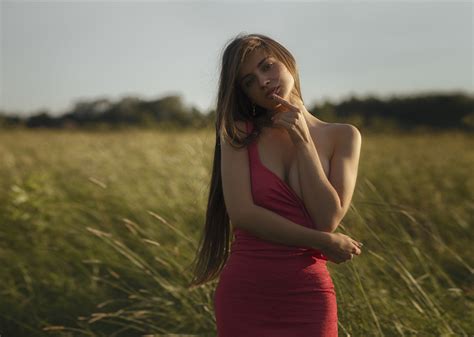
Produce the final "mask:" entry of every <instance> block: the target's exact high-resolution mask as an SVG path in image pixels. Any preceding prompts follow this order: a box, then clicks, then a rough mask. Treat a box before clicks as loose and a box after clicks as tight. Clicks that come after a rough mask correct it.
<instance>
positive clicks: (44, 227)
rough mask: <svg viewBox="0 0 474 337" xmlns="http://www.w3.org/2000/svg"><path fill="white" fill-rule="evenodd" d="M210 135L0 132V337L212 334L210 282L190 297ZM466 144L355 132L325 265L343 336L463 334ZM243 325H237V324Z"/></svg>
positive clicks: (468, 204) (468, 211) (466, 332)
mask: <svg viewBox="0 0 474 337" xmlns="http://www.w3.org/2000/svg"><path fill="white" fill-rule="evenodd" d="M213 146H214V134H213V133H212V132H211V131H205V130H203V131H195V132H175V131H166V130H159V131H138V130H129V131H120V132H106V133H98V132H80V131H77V132H64V131H45V130H44V131H35V132H33V131H3V132H2V133H1V134H0V174H1V177H2V179H0V188H1V191H2V192H1V193H0V263H1V266H2V268H1V271H0V273H1V274H0V275H1V279H2V282H1V283H0V290H1V298H2V300H1V301H0V334H1V335H2V336H50V335H60V336H148V335H149V336H175V335H180V336H186V335H193V336H215V320H214V314H213V302H212V299H213V292H214V288H215V285H216V281H215V282H212V283H210V284H207V285H204V286H202V287H198V288H194V289H187V288H186V284H187V283H188V281H189V280H190V279H191V269H190V263H191V261H192V258H193V257H194V255H193V254H195V250H196V245H197V241H198V239H199V236H200V235H201V231H202V226H203V221H204V214H205V205H206V201H207V191H208V188H209V186H208V184H209V180H210V167H211V161H212V157H211V156H212V154H213ZM473 146H474V139H473V136H472V135H468V134H461V133H452V132H444V133H420V134H400V133H391V134H371V133H367V134H363V145H362V154H361V160H360V167H359V174H358V181H357V186H356V191H355V193H354V198H353V204H352V205H351V208H350V210H349V212H348V214H347V216H346V218H345V219H344V221H343V223H342V225H341V231H343V232H345V233H347V234H349V235H351V236H353V237H355V238H357V239H358V240H361V241H363V242H364V249H363V254H362V255H361V256H360V257H357V258H356V259H354V260H353V261H352V262H348V263H345V264H341V265H334V264H328V266H329V268H330V272H331V275H332V277H333V280H334V283H335V286H336V293H337V300H338V313H339V331H340V335H341V336H349V335H350V336H471V335H473V334H474V328H473V324H472V317H474V315H473V254H472V248H471V246H472V242H473V240H472V239H473V234H472V224H473V214H474V198H473V193H474V180H473V177H472V173H471V170H472V167H474V152H473V150H472V149H473ZM243 324H244V323H243Z"/></svg>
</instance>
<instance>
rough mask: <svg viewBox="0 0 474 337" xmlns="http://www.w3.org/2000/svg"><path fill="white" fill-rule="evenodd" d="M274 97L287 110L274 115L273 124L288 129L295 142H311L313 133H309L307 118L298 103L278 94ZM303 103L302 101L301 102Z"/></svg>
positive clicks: (298, 143)
mask: <svg viewBox="0 0 474 337" xmlns="http://www.w3.org/2000/svg"><path fill="white" fill-rule="evenodd" d="M272 97H273V99H274V100H275V101H277V102H279V103H281V104H282V105H283V106H284V107H285V108H287V109H288V110H287V111H280V112H277V113H276V114H275V115H274V116H273V117H272V120H273V124H274V125H278V126H281V127H283V128H285V129H286V131H288V134H289V135H290V137H291V140H292V141H293V144H295V145H300V144H304V143H307V142H309V140H310V139H311V135H310V133H309V129H308V125H307V124H306V119H305V118H304V115H303V112H302V111H301V110H302V108H304V107H300V106H298V105H297V104H294V103H290V102H288V101H287V100H286V99H284V98H283V97H281V96H278V95H276V94H273V95H272ZM300 105H302V103H300Z"/></svg>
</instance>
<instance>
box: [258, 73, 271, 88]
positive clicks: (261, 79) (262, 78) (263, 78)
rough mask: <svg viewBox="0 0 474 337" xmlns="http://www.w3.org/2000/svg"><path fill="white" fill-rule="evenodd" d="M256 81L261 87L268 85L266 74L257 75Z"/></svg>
mask: <svg viewBox="0 0 474 337" xmlns="http://www.w3.org/2000/svg"><path fill="white" fill-rule="evenodd" d="M258 81H259V83H260V86H261V87H262V88H265V87H268V85H269V83H270V80H269V79H268V78H266V76H259V78H258Z"/></svg>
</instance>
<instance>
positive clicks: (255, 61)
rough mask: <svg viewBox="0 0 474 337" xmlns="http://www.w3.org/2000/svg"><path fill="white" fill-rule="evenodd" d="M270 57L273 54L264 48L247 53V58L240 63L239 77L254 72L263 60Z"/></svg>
mask: <svg viewBox="0 0 474 337" xmlns="http://www.w3.org/2000/svg"><path fill="white" fill-rule="evenodd" d="M268 57H271V55H270V54H269V53H268V52H267V51H265V50H262V49H261V48H257V49H254V50H252V51H251V52H250V53H248V54H247V55H246V57H245V59H244V60H243V62H242V64H241V65H240V69H239V74H238V78H239V79H241V78H242V76H245V75H246V74H248V73H250V72H252V71H253V70H254V69H256V68H257V66H258V65H259V63H260V62H261V61H262V60H264V59H266V58H268Z"/></svg>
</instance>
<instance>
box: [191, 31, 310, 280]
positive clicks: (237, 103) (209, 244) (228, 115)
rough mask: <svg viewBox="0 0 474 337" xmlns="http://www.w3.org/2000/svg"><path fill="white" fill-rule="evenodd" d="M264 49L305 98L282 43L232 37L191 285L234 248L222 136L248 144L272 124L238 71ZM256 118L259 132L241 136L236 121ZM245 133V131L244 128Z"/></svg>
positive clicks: (207, 276)
mask: <svg viewBox="0 0 474 337" xmlns="http://www.w3.org/2000/svg"><path fill="white" fill-rule="evenodd" d="M256 48H262V49H263V50H264V51H265V52H266V53H267V54H269V55H271V56H273V57H275V58H276V59H278V60H279V61H280V62H282V63H283V64H284V65H285V66H286V68H287V69H288V71H289V72H290V73H291V74H292V75H293V78H294V88H293V91H292V95H295V96H297V97H299V99H301V101H303V100H302V97H301V90H300V80H299V74H298V70H297V67H296V62H295V59H294V57H293V55H291V53H290V52H289V51H288V50H287V49H286V48H285V47H283V46H282V45H281V44H280V43H278V42H276V41H275V40H273V39H271V38H269V37H268V36H265V35H262V34H243V33H240V34H238V35H237V36H236V37H234V38H232V39H231V40H229V41H228V42H227V44H226V46H225V48H224V52H223V54H222V63H221V70H220V78H219V88H218V94H217V107H216V123H215V127H216V145H215V148H214V162H213V166H212V177H211V185H210V189H209V198H208V203H207V211H206V221H205V227H204V231H203V233H202V236H201V239H200V241H199V247H198V251H197V254H196V257H195V260H194V261H193V264H194V273H193V279H192V281H191V283H190V287H195V286H198V285H201V284H204V283H206V282H209V281H212V280H213V279H215V278H216V277H217V276H218V275H219V273H220V271H221V270H222V268H223V267H224V265H225V263H226V261H227V258H228V255H229V247H230V239H231V226H230V219H229V215H228V213H227V210H226V207H225V203H224V194H223V190H222V177H221V147H220V137H223V139H225V141H226V142H228V143H230V144H231V145H232V146H233V147H236V148H242V147H246V146H247V145H248V144H249V143H250V142H252V141H253V140H254V139H255V138H256V137H258V135H259V134H260V130H261V129H262V128H263V127H264V126H267V125H269V124H270V123H271V121H269V118H268V114H266V113H265V111H266V110H265V109H264V108H262V107H260V106H258V105H257V106H256V107H255V113H256V114H255V116H252V113H251V111H252V103H251V101H250V100H249V98H248V97H247V96H246V95H245V94H244V92H243V91H242V89H241V88H240V86H239V85H238V84H237V74H238V73H239V70H240V67H241V65H242V63H243V62H244V61H245V59H246V56H247V55H248V54H249V53H250V52H252V51H253V50H255V49H256ZM237 120H240V121H247V120H252V122H253V124H254V126H255V129H254V130H255V131H254V132H253V133H252V134H250V135H247V136H245V137H242V136H239V133H238V131H237V130H238V128H237V127H236V124H235V121H237ZM239 131H240V132H243V133H245V130H240V129H239Z"/></svg>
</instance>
